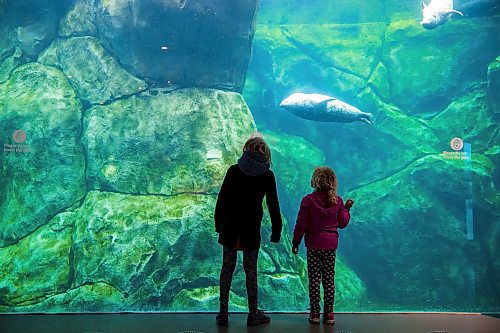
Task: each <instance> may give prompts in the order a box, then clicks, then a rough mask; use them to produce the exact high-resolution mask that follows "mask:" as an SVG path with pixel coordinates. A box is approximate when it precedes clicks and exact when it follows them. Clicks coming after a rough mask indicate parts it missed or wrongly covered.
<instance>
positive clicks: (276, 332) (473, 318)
mask: <svg viewBox="0 0 500 333" xmlns="http://www.w3.org/2000/svg"><path fill="white" fill-rule="evenodd" d="M270 316H271V324H268V325H261V326H257V327H248V328H247V326H246V315H245V314H232V315H231V317H230V323H229V327H217V325H216V324H215V322H214V318H215V315H214V314H207V313H203V314H188V313H166V314H163V313H162V314H160V313H150V314H70V315H0V332H1V333H17V332H22V333H30V332H36V333H59V332H63V333H67V332H68V333H70V332H71V333H73V332H75V333H114V332H116V333H129V332H130V333H132V332H133V333H136V332H137V333H148V332H151V333H156V332H158V333H160V332H161V333H180V332H181V333H195V332H196V333H212V332H216V333H221V332H234V333H241V332H269V333H285V332H287V333H290V332H291V333H293V332H301V333H302V332H304V333H310V332H318V333H319V332H322V333H326V332H342V333H365V332H366V333H379V332H380V333H392V332H394V333H406V332H408V333H413V332H414V333H429V332H440V333H441V332H446V333H500V318H499V317H495V316H486V315H479V314H431V313H429V314H422V313H413V314H372V313H370V314H356V313H354V314H353V313H349V314H337V315H336V316H335V317H336V324H335V325H333V326H330V325H323V324H319V325H313V324H309V323H308V322H307V315H306V314H296V313H294V314H283V313H281V314H270Z"/></svg>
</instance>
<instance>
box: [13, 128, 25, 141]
mask: <svg viewBox="0 0 500 333" xmlns="http://www.w3.org/2000/svg"><path fill="white" fill-rule="evenodd" d="M12 138H13V139H14V141H15V142H16V143H23V142H24V141H26V132H25V131H23V130H16V131H14V134H12Z"/></svg>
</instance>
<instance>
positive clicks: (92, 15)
mask: <svg viewBox="0 0 500 333" xmlns="http://www.w3.org/2000/svg"><path fill="white" fill-rule="evenodd" d="M100 2H101V1H97V0H80V1H76V2H75V3H74V5H73V7H72V8H70V10H68V12H67V13H66V15H65V16H64V17H63V18H62V19H61V24H60V25H59V35H60V36H61V37H82V36H94V37H96V36H97V27H96V23H95V22H94V21H95V19H96V17H97V10H98V9H99V8H101V7H100V6H99V3H100Z"/></svg>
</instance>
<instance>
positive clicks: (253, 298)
mask: <svg viewBox="0 0 500 333" xmlns="http://www.w3.org/2000/svg"><path fill="white" fill-rule="evenodd" d="M237 254H238V251H236V250H233V249H230V248H228V247H225V246H224V252H223V254H222V269H221V271H220V280H219V281H220V298H219V301H220V310H219V311H220V312H221V313H227V312H228V310H229V290H230V289H231V282H232V280H233V273H234V269H235V268H236V259H237V258H238V256H237ZM258 257H259V250H255V251H243V269H244V270H245V276H246V285H247V296H248V310H249V312H250V313H255V312H257V302H258V299H257V291H258V290H257V259H258Z"/></svg>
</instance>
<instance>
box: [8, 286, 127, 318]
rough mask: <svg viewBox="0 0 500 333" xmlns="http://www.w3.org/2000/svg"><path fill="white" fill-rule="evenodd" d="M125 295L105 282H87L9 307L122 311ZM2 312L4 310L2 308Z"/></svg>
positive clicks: (21, 309) (37, 309)
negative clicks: (33, 300) (27, 303)
mask: <svg viewBox="0 0 500 333" xmlns="http://www.w3.org/2000/svg"><path fill="white" fill-rule="evenodd" d="M123 303H124V296H123V294H122V293H121V292H119V291H118V290H116V289H115V288H113V286H110V285H109V284H106V283H104V282H96V283H92V284H86V285H83V286H80V287H77V288H74V289H69V290H68V291H66V292H64V293H60V294H56V295H54V296H51V297H49V298H47V299H45V300H43V301H41V302H40V303H36V304H33V305H31V306H18V307H13V308H9V309H8V311H9V312H43V313H47V312H48V313H65V312H103V311H106V310H108V309H112V310H113V311H121V310H122V309H125V307H124V306H123ZM0 312H2V311H1V310H0Z"/></svg>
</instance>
